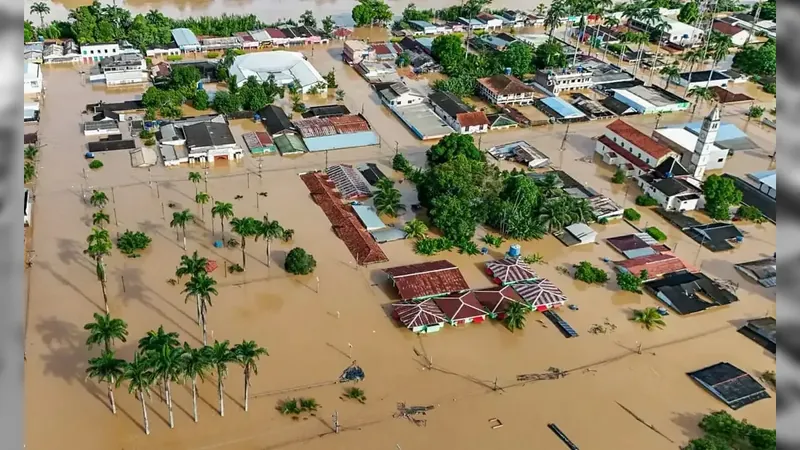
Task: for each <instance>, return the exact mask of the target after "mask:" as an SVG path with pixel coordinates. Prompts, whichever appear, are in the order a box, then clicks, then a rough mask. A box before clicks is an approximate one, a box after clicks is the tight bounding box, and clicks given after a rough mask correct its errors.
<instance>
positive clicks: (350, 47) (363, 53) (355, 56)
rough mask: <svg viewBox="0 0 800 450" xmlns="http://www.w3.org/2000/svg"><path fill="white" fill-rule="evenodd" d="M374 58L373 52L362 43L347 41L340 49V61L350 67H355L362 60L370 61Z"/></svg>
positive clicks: (368, 46)
mask: <svg viewBox="0 0 800 450" xmlns="http://www.w3.org/2000/svg"><path fill="white" fill-rule="evenodd" d="M374 57H375V50H374V49H373V48H372V47H370V45H369V44H367V43H366V42H364V41H355V40H348V41H344V47H342V59H344V61H345V62H346V63H348V64H350V65H356V64H358V63H360V62H361V61H363V60H365V59H366V60H371V59H374Z"/></svg>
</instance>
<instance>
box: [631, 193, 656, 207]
mask: <svg viewBox="0 0 800 450" xmlns="http://www.w3.org/2000/svg"><path fill="white" fill-rule="evenodd" d="M636 204H637V205H639V206H656V205H658V200H656V199H654V198H653V197H650V196H649V195H647V194H642V195H640V196H638V197H636Z"/></svg>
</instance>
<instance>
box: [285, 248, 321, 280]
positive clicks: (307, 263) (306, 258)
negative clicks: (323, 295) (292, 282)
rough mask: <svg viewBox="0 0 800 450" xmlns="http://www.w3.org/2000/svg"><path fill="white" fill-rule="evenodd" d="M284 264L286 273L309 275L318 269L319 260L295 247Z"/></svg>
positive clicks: (287, 255)
mask: <svg viewBox="0 0 800 450" xmlns="http://www.w3.org/2000/svg"><path fill="white" fill-rule="evenodd" d="M283 264H284V268H285V269H286V271H287V272H289V273H291V274H293V275H308V274H310V273H312V272H313V271H314V269H315V268H316V267H317V260H316V259H314V256H313V255H312V254H311V253H308V252H306V251H305V250H304V249H302V248H300V247H295V248H293V249H291V250H289V253H287V254H286V260H285V261H284V263H283Z"/></svg>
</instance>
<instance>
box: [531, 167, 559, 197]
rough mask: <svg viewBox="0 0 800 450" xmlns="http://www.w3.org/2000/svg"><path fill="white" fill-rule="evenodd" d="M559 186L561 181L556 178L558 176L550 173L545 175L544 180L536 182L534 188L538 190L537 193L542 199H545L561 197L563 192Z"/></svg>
mask: <svg viewBox="0 0 800 450" xmlns="http://www.w3.org/2000/svg"><path fill="white" fill-rule="evenodd" d="M560 185H561V180H560V179H559V178H558V175H556V174H554V173H552V172H551V173H548V174H547V175H545V177H544V178H541V179H539V180H536V186H537V187H538V188H539V192H540V193H541V194H542V197H544V198H546V199H548V198H553V197H559V196H561V194H562V193H563V192H564V191H563V190H561V187H560Z"/></svg>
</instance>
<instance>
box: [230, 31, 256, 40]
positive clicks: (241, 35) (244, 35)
mask: <svg viewBox="0 0 800 450" xmlns="http://www.w3.org/2000/svg"><path fill="white" fill-rule="evenodd" d="M233 35H234V36H236V37H238V38H239V39H241V40H242V41H244V42H255V41H256V40H255V39H253V36H250V33H248V32H246V31H243V32H241V33H234V34H233Z"/></svg>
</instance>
